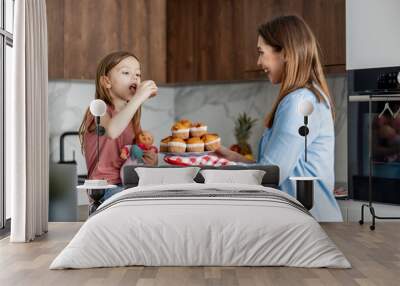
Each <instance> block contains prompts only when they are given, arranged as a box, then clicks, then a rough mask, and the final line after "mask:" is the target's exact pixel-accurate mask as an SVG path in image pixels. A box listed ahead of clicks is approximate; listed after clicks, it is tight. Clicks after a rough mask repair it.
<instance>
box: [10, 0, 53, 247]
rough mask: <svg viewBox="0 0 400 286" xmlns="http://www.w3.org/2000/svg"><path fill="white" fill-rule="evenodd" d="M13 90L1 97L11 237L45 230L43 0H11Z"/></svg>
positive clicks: (27, 237) (21, 238)
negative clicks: (4, 101)
mask: <svg viewBox="0 0 400 286" xmlns="http://www.w3.org/2000/svg"><path fill="white" fill-rule="evenodd" d="M14 11H15V22H14V29H15V30H14V48H13V50H14V59H15V66H14V73H13V86H14V88H13V91H14V92H13V94H12V95H11V98H6V101H7V100H8V101H9V102H8V103H6V104H7V106H8V107H9V108H8V110H7V111H6V124H7V129H6V137H7V140H6V166H7V168H8V171H7V174H9V176H7V177H6V181H7V180H8V183H7V184H6V186H7V187H9V188H11V194H12V195H11V236H10V241H12V242H28V241H31V240H33V239H35V237H36V236H40V235H42V234H43V233H45V232H47V225H48V200H49V199H48V194H49V187H48V185H49V160H48V156H49V155H48V138H49V137H48V120H47V114H48V112H47V109H48V102H47V84H48V76H47V22H46V3H45V0H19V1H15V10H14Z"/></svg>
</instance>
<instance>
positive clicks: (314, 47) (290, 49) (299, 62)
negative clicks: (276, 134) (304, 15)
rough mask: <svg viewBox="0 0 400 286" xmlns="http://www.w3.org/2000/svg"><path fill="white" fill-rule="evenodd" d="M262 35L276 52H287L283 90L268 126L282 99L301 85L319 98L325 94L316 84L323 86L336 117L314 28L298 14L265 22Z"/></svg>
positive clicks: (270, 124) (260, 32)
mask: <svg viewBox="0 0 400 286" xmlns="http://www.w3.org/2000/svg"><path fill="white" fill-rule="evenodd" d="M258 34H259V35H260V36H261V37H262V39H263V40H264V42H265V43H266V44H267V45H269V46H271V47H273V49H274V50H275V51H276V52H283V55H284V58H285V60H286V62H285V67H284V69H283V74H282V81H281V89H280V91H279V95H278V98H277V100H276V101H275V103H274V105H273V106H272V111H271V112H270V113H269V114H267V116H266V118H265V126H266V127H268V128H271V127H272V125H273V123H274V117H275V113H276V110H277V108H278V105H279V103H280V102H281V100H282V99H283V98H284V97H285V96H286V95H288V94H289V93H291V92H292V91H294V90H296V89H299V88H308V89H310V90H311V91H312V92H313V93H314V94H315V96H316V97H317V99H318V101H319V102H320V101H321V100H323V101H325V98H324V96H323V95H322V94H321V92H320V91H319V90H318V88H316V87H315V85H314V84H316V85H317V86H319V87H320V88H321V90H322V92H323V93H324V94H325V95H326V97H327V98H328V101H329V104H330V106H331V111H332V116H333V118H334V117H335V113H334V106H333V101H332V98H331V96H330V93H329V89H328V85H327V83H326V78H325V75H324V72H323V70H322V65H321V60H320V56H319V46H318V43H317V41H316V39H315V36H314V34H313V32H312V31H311V29H310V27H309V26H308V25H307V24H306V23H305V22H304V20H303V19H301V18H300V17H298V16H282V17H278V18H275V19H273V20H272V21H269V22H267V23H264V24H262V25H261V26H259V28H258Z"/></svg>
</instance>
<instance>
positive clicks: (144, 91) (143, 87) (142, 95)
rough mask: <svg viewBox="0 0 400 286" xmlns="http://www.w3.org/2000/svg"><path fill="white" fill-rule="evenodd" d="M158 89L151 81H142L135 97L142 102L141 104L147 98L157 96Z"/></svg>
mask: <svg viewBox="0 0 400 286" xmlns="http://www.w3.org/2000/svg"><path fill="white" fill-rule="evenodd" d="M157 90H158V87H157V85H156V84H155V82H154V81H152V80H145V81H143V82H142V83H141V84H140V85H139V87H138V90H137V92H136V94H135V97H136V98H138V99H140V100H142V102H144V101H146V100H147V99H148V98H149V97H153V96H156V95H157Z"/></svg>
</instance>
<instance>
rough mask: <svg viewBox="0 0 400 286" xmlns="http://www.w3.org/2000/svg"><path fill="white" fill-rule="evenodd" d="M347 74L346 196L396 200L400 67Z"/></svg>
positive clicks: (399, 169)
mask: <svg viewBox="0 0 400 286" xmlns="http://www.w3.org/2000/svg"><path fill="white" fill-rule="evenodd" d="M348 78H349V104H348V184H349V191H350V192H349V193H350V197H351V198H353V199H355V200H362V201H367V200H369V199H370V196H371V200H372V201H374V202H381V203H389V204H400V67H391V68H377V69H367V70H356V71H349V72H348Z"/></svg>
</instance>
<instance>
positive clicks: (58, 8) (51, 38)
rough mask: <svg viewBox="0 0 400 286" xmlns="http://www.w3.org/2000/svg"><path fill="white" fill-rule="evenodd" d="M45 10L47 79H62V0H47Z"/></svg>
mask: <svg viewBox="0 0 400 286" xmlns="http://www.w3.org/2000/svg"><path fill="white" fill-rule="evenodd" d="M46 10H47V24H48V25H47V26H48V28H47V41H48V53H49V77H51V78H64V0H48V1H47V2H46Z"/></svg>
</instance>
